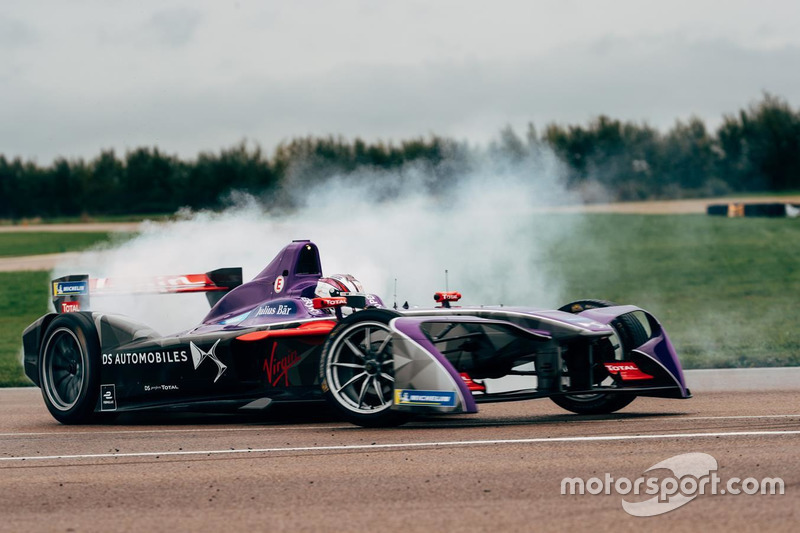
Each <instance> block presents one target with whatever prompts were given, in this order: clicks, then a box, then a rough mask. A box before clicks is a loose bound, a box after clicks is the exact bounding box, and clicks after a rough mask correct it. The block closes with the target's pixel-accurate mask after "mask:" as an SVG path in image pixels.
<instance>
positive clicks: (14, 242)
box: [0, 231, 126, 257]
mask: <svg viewBox="0 0 800 533" xmlns="http://www.w3.org/2000/svg"><path fill="white" fill-rule="evenodd" d="M125 235H126V234H118V233H117V234H110V233H49V232H41V233H40V232H27V231H26V232H9V233H5V232H3V233H0V257H12V256H19V255H37V254H55V253H61V252H72V251H78V250H84V249H86V248H89V247H90V246H93V245H95V244H98V243H101V242H105V241H108V240H110V239H112V238H114V239H118V238H124V237H125Z"/></svg>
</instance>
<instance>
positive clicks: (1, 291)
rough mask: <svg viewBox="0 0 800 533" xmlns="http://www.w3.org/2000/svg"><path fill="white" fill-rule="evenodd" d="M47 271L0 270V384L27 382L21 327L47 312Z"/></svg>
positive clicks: (11, 385)
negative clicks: (23, 368)
mask: <svg viewBox="0 0 800 533" xmlns="http://www.w3.org/2000/svg"><path fill="white" fill-rule="evenodd" d="M48 281H50V273H49V272H0V386H3V387H13V386H17V385H30V381H28V378H26V377H25V375H24V374H23V373H22V364H21V360H22V354H21V350H22V330H24V329H25V328H26V327H28V325H29V324H30V323H31V322H33V321H34V320H36V319H37V318H39V317H40V316H42V315H43V314H45V313H46V312H47V304H48V294H47V282H48Z"/></svg>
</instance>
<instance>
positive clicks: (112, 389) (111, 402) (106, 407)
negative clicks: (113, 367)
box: [100, 384, 117, 411]
mask: <svg viewBox="0 0 800 533" xmlns="http://www.w3.org/2000/svg"><path fill="white" fill-rule="evenodd" d="M100 410H101V411H116V410H117V389H116V386H115V385H113V384H111V385H100Z"/></svg>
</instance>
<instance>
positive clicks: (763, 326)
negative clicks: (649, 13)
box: [0, 214, 800, 386]
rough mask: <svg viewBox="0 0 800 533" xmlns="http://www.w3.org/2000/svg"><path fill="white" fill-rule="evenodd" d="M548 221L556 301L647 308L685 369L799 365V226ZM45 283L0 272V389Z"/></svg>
mask: <svg viewBox="0 0 800 533" xmlns="http://www.w3.org/2000/svg"><path fill="white" fill-rule="evenodd" d="M548 216H550V217H552V216H554V215H548ZM557 216H560V217H564V222H565V224H568V225H569V227H570V228H571V234H570V235H571V237H570V238H569V239H567V240H566V241H563V242H559V243H558V244H557V245H553V246H552V248H551V249H550V250H548V253H547V254H545V259H544V260H543V261H542V264H541V265H537V267H538V268H543V269H547V270H549V271H550V273H551V275H552V277H553V278H555V279H561V280H564V290H563V292H564V295H563V297H564V303H566V302H567V301H570V300H578V299H582V298H600V299H606V300H613V301H616V302H618V303H633V304H636V305H639V306H641V307H643V308H645V309H648V310H649V311H651V312H653V313H654V314H655V315H656V316H657V317H658V318H659V319H660V321H661V322H662V324H663V325H664V327H665V329H666V330H667V331H668V332H669V334H670V336H671V337H672V340H673V342H674V344H675V347H676V349H677V350H678V353H679V355H680V357H681V360H682V361H683V363H684V366H685V367H687V368H710V367H748V366H784V365H800V328H798V327H797V316H798V311H797V308H798V307H799V306H798V303H797V300H798V296H800V246H798V244H800V221H798V220H790V219H728V218H722V217H707V216H702V215H697V216H695V215H680V216H666V215H665V216H636V215H606V214H598V215H557ZM533 226H534V227H533V228H532V231H535V230H536V229H535V228H536V222H535V221H534V223H533ZM12 235H13V234H12ZM30 235H38V234H26V235H25V237H28V236H30ZM50 235H53V234H50ZM83 236H84V235H83V234H82V235H78V234H74V235H70V237H69V238H68V239H67V238H65V240H64V241H61V242H62V243H65V242H70V243H79V242H80V239H81V238H82V237H83ZM2 237H3V235H0V243H2V242H3V241H2ZM73 237H74V238H75V240H72V239H73ZM36 238H37V239H38V238H39V237H36ZM95 238H96V239H101V236H99V235H97V236H95ZM31 242H33V241H31ZM38 242H39V244H37V245H36V246H33V245H32V244H31V245H30V246H31V247H30V248H29V249H30V250H36V251H29V252H22V253H43V252H42V250H43V244H42V243H45V242H47V241H46V240H42V241H38ZM56 242H58V241H56ZM75 246H76V248H78V247H80V245H79V244H76V245H75ZM4 251H5V248H3V247H2V246H0V255H2V254H3V253H4ZM47 281H48V273H46V272H33V273H0V386H9V385H20V384H23V383H26V382H27V380H26V379H25V378H24V376H23V375H22V370H21V368H20V365H19V360H20V346H21V341H20V334H21V333H22V330H23V329H24V328H25V326H27V325H28V324H29V323H31V322H32V321H33V320H35V319H36V318H37V317H38V316H40V315H41V314H43V313H44V312H46V309H47V289H46V287H47ZM533 303H535V302H533Z"/></svg>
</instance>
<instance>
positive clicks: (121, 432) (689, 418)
mask: <svg viewBox="0 0 800 533" xmlns="http://www.w3.org/2000/svg"><path fill="white" fill-rule="evenodd" d="M749 418H755V419H758V418H800V413H798V414H791V415H735V416H686V417H669V416H665V417H647V418H606V419H603V420H577V419H576V420H566V421H567V422H574V423H576V424H584V423H587V422H591V423H596V424H599V423H603V422H650V421H653V420H668V421H670V422H681V421H684V420H685V421H694V420H737V419H749ZM462 420H463V419H462ZM495 424H500V425H503V424H505V422H503V421H495V422H492V421H483V422H478V421H476V422H475V423H474V425H475V426H487V427H488V426H492V425H495ZM470 425H473V424H470ZM295 429H298V430H316V429H324V430H328V429H352V430H356V429H361V428H359V427H357V426H353V425H350V424H345V423H343V424H342V425H340V426H259V427H244V428H243V427H235V428H231V427H224V428H196V429H128V430H125V429H120V430H100V431H67V430H63V431H40V432H30V433H0V437H39V436H46V435H58V436H59V437H68V436H71V435H125V434H131V435H137V434H142V433H209V432H220V431H225V432H227V431H278V430H281V431H285V430H295Z"/></svg>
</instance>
